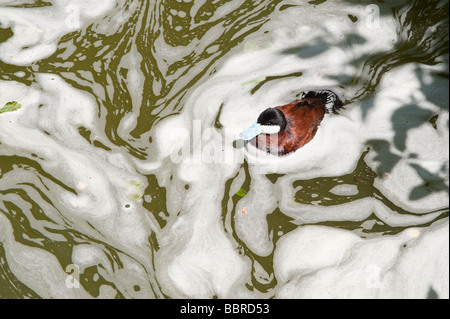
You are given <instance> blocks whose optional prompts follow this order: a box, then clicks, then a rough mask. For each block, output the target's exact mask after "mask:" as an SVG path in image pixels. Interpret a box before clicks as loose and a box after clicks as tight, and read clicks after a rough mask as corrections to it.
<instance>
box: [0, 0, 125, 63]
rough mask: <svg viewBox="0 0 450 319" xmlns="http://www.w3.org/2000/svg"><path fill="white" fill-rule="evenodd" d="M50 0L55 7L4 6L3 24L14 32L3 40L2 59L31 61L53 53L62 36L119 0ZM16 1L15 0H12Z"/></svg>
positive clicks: (0, 56) (1, 16)
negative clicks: (93, 0) (23, 7)
mask: <svg viewBox="0 0 450 319" xmlns="http://www.w3.org/2000/svg"><path fill="white" fill-rule="evenodd" d="M50 2H51V4H52V6H51V7H44V8H28V9H26V10H24V9H20V8H3V7H2V10H1V11H0V26H1V27H2V28H4V29H6V28H11V30H12V32H13V33H14V35H13V36H12V37H11V38H9V39H8V40H7V41H5V42H3V43H0V60H2V61H3V62H4V63H7V64H15V65H29V64H31V63H33V62H35V61H38V60H40V59H43V58H46V57H48V56H50V55H51V54H53V53H54V52H55V51H56V48H57V44H58V41H59V40H60V39H61V37H62V36H64V35H65V34H68V33H70V32H74V31H78V30H80V29H81V28H82V27H83V25H84V24H86V23H88V22H90V21H92V19H95V18H100V17H102V15H104V14H105V13H106V12H108V10H110V9H111V8H113V6H114V4H116V3H117V0H105V1H97V2H92V1H74V0H64V1H59V0H58V1H50ZM14 4H15V2H14V1H13V2H11V3H9V5H14Z"/></svg>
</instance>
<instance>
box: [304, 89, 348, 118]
mask: <svg viewBox="0 0 450 319" xmlns="http://www.w3.org/2000/svg"><path fill="white" fill-rule="evenodd" d="M300 97H301V98H302V99H308V98H316V99H320V100H322V101H323V102H324V103H325V112H327V113H334V112H336V111H338V110H339V109H340V108H341V107H342V105H343V104H344V103H342V101H341V99H339V97H338V96H337V94H336V93H334V92H332V91H330V90H315V91H305V92H302V94H301V96H300Z"/></svg>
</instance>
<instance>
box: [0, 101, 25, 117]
mask: <svg viewBox="0 0 450 319" xmlns="http://www.w3.org/2000/svg"><path fill="white" fill-rule="evenodd" d="M21 106H22V105H20V103H18V102H16V101H12V102H8V103H6V104H5V106H4V107H2V108H1V109H0V114H2V113H6V112H12V111H17V110H18V109H20V107H21Z"/></svg>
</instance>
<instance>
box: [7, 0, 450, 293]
mask: <svg viewBox="0 0 450 319" xmlns="http://www.w3.org/2000/svg"><path fill="white" fill-rule="evenodd" d="M448 29H449V25H448V1H431V0H430V1H400V0H399V1H390V2H388V3H386V2H382V1H372V2H370V1H358V2H355V1H343V0H342V1H341V0H340V1H338V0H336V1H309V2H308V1H297V0H295V1H284V0H276V1H269V0H260V1H240V0H231V1H208V0H204V1H197V0H195V1H194V0H170V1H147V0H133V1H132V0H108V1H102V2H97V3H96V4H88V3H84V2H83V3H79V2H77V1H71V0H67V1H52V0H51V1H21V0H13V1H5V2H2V3H0V298H13V299H22V298H32V299H35V298H111V299H114V298H116V299H117V298H427V297H430V296H434V297H437V298H448V296H449V286H448V277H449V263H448V259H449V258H448V251H449V241H448V234H449V227H448V216H449V201H448V192H449V188H448V187H449V178H448V176H449V173H448V172H449V156H448V146H449V142H448V141H449V135H448V128H449V116H448V104H449V97H448V46H449V42H448ZM316 88H328V89H332V90H333V91H335V92H336V93H337V94H338V95H339V96H340V97H341V98H342V100H343V101H345V102H344V107H343V108H342V109H341V110H340V111H339V113H338V114H330V115H329V116H328V115H327V117H326V119H324V121H323V122H322V124H321V126H320V128H319V130H318V133H317V135H316V136H315V137H314V139H313V141H311V142H310V143H308V144H307V145H305V146H304V147H303V148H301V149H299V150H298V151H296V152H295V153H293V154H289V155H286V156H282V157H277V156H273V155H270V154H259V153H258V151H257V150H255V149H252V148H251V145H245V143H243V142H242V140H240V139H239V132H240V131H242V130H244V129H246V128H248V127H250V126H251V124H252V123H254V122H255V120H256V118H257V117H258V114H259V113H261V111H263V110H264V109H266V108H268V107H274V106H277V105H283V104H286V103H290V102H292V101H294V100H296V99H297V98H298V96H299V95H300V93H301V92H302V91H303V90H311V89H316ZM424 260H426V261H427V262H426V263H425V262H424Z"/></svg>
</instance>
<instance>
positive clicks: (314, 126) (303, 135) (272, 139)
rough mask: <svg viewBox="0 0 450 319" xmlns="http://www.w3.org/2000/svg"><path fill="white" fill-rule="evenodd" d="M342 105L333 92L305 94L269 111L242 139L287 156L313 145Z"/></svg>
mask: <svg viewBox="0 0 450 319" xmlns="http://www.w3.org/2000/svg"><path fill="white" fill-rule="evenodd" d="M342 105H343V102H342V100H341V99H340V98H339V97H338V95H337V94H336V93H334V92H333V91H331V90H313V91H304V92H301V93H300V95H299V99H298V100H295V101H293V102H291V103H289V104H286V105H281V106H276V107H271V108H267V109H265V110H264V111H263V112H261V114H259V116H258V119H257V120H256V122H255V123H254V124H253V125H252V126H251V127H250V128H248V129H247V130H244V131H242V132H241V133H240V137H241V138H242V139H243V140H244V141H247V143H250V144H251V145H253V146H254V147H256V148H258V149H260V150H262V151H265V152H267V153H269V154H274V155H278V156H282V155H287V154H290V153H292V152H295V151H296V150H298V149H299V148H301V147H303V146H304V145H306V144H307V143H309V142H310V141H311V140H312V139H313V138H314V136H315V135H316V133H317V130H318V129H319V125H320V123H321V122H322V120H323V118H324V117H325V115H326V114H329V113H336V112H337V111H338V110H339V109H340V108H341V107H342Z"/></svg>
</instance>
